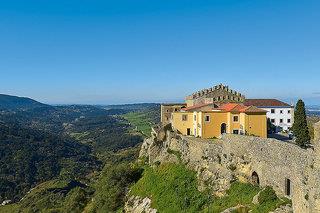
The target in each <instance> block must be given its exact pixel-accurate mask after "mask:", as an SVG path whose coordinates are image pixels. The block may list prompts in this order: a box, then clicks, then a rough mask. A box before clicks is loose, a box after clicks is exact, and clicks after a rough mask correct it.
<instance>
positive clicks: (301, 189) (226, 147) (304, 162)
mask: <svg viewBox="0 0 320 213" xmlns="http://www.w3.org/2000/svg"><path fill="white" fill-rule="evenodd" d="M315 129H317V130H318V131H319V132H320V123H319V124H318V127H316V128H315ZM318 135H319V134H318ZM316 141H318V143H316V146H315V150H313V149H301V148H300V147H298V146H296V145H294V144H290V143H286V142H282V141H278V140H275V139H262V138H258V137H252V136H241V135H231V134H230V135H229V134H228V135H223V136H222V138H221V139H216V140H204V139H199V138H194V137H187V136H182V135H178V134H176V133H174V132H171V131H167V132H166V136H163V132H162V134H161V137H160V138H159V137H157V135H156V134H155V135H154V137H153V138H149V139H146V141H145V142H144V145H143V147H142V149H141V153H140V155H141V156H145V157H148V158H149V163H150V164H153V163H155V162H168V161H169V162H179V161H181V162H183V163H185V164H186V165H187V166H188V167H189V168H191V169H193V170H195V171H197V175H198V179H199V190H204V189H207V188H208V187H209V188H210V189H211V190H212V192H213V193H214V194H216V195H223V194H224V193H225V191H226V190H227V189H228V188H229V186H230V182H232V181H234V180H240V181H248V182H250V181H256V179H254V178H253V177H252V175H253V174H255V175H257V176H258V179H259V185H261V186H262V187H264V186H272V187H273V188H274V190H275V191H276V192H277V194H278V195H280V196H287V197H289V198H291V199H292V203H293V209H294V212H298V213H300V212H303V213H304V212H320V181H319V180H320V170H319V168H320V164H319V163H318V162H320V160H319V159H320V151H319V150H320V148H319V147H320V146H319V137H318V139H317V140H316ZM172 150H173V151H176V152H179V153H180V154H181V155H180V156H176V155H174V154H172V153H176V152H172ZM288 181H290V191H288ZM288 192H289V194H288Z"/></svg>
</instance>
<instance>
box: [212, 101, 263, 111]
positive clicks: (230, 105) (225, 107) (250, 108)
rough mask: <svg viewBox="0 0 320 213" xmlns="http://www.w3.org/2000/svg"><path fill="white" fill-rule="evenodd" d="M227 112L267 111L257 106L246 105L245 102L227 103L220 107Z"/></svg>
mask: <svg viewBox="0 0 320 213" xmlns="http://www.w3.org/2000/svg"><path fill="white" fill-rule="evenodd" d="M218 109H219V110H222V111H226V112H267V111H265V110H262V109H259V108H257V107H255V106H245V105H243V104H236V103H227V104H224V105H222V106H220V107H219V108H218Z"/></svg>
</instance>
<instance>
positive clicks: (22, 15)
mask: <svg viewBox="0 0 320 213" xmlns="http://www.w3.org/2000/svg"><path fill="white" fill-rule="evenodd" d="M319 11H320V1H317V0H315V1H311V0H310V1H309V0H306V1H302V0H299V1H296V0H268V1H260V0H255V1H254V0H216V1H214V0H211V1H203V0H193V1H189V0H179V1H178V0H144V1H141V0H115V1H108V0H103V1H96V0H52V1H51V0H38V1H36V0H28V1H25V0H23V1H16V0H10V1H9V0H8V1H3V0H0V29H1V33H0V74H1V77H0V93H5V94H12V95H19V96H28V97H32V98H34V99H37V100H39V101H42V102H45V103H54V104H64V103H66V104H70V103H79V104H112V103H134V102H167V101H168V102H170V101H181V100H183V98H184V96H186V95H188V94H189V93H192V92H193V91H196V90H198V89H202V88H206V87H211V86H213V85H215V84H219V83H224V84H228V85H229V86H230V87H231V88H233V89H236V90H238V91H240V92H242V93H244V94H245V95H246V96H247V97H251V98H279V99H283V100H286V101H291V100H295V99H297V98H303V99H304V100H305V101H306V102H307V104H317V103H319V104H320V86H319V80H320V75H319V73H320V72H319V69H320V13H319Z"/></svg>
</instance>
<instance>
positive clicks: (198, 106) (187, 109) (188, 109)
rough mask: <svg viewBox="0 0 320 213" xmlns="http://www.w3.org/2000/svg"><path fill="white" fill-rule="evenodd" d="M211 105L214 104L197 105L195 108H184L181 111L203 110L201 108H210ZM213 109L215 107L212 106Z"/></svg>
mask: <svg viewBox="0 0 320 213" xmlns="http://www.w3.org/2000/svg"><path fill="white" fill-rule="evenodd" d="M210 105H214V104H213V103H210V104H198V105H195V106H190V107H186V108H182V109H181V110H183V111H190V110H194V109H199V108H201V107H205V106H210ZM212 108H214V106H212Z"/></svg>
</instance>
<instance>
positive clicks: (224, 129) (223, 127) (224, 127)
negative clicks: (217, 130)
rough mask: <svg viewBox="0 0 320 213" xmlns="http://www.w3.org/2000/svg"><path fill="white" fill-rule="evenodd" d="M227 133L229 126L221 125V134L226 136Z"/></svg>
mask: <svg viewBox="0 0 320 213" xmlns="http://www.w3.org/2000/svg"><path fill="white" fill-rule="evenodd" d="M226 132H227V124H225V123H222V124H221V134H224V133H226Z"/></svg>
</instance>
